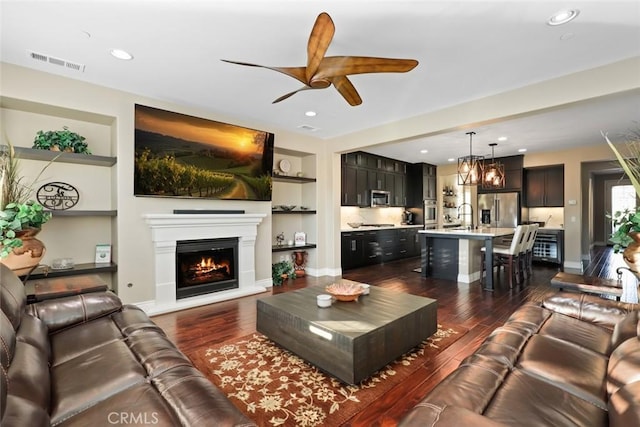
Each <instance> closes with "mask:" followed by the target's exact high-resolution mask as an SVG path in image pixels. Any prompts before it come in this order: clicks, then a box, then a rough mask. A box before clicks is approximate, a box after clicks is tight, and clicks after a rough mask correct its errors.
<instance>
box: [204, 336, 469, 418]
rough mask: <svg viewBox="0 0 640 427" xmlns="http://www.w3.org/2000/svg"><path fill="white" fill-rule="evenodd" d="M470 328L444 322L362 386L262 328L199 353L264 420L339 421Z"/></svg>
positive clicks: (238, 400)
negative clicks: (339, 377)
mask: <svg viewBox="0 0 640 427" xmlns="http://www.w3.org/2000/svg"><path fill="white" fill-rule="evenodd" d="M466 332H467V331H466V330H465V329H463V328H458V327H443V326H441V325H438V331H437V332H436V333H435V334H434V335H433V336H431V337H430V338H429V339H427V340H426V341H424V342H422V343H421V344H420V345H419V346H418V347H416V348H415V349H414V350H413V351H411V352H409V353H406V354H405V355H403V356H402V357H400V358H398V359H397V360H395V361H394V362H392V363H390V364H389V365H387V366H386V367H384V368H383V369H381V370H380V371H378V372H377V373H376V374H374V375H373V376H372V377H370V378H368V379H367V380H364V381H362V382H361V383H360V384H359V385H358V386H351V385H346V384H344V383H342V382H340V381H339V380H337V379H335V378H332V377H331V376H329V375H327V374H324V373H323V372H322V371H320V370H318V369H317V368H315V367H313V366H311V365H309V364H308V363H306V362H305V361H303V360H302V359H300V358H299V357H297V356H295V355H294V354H292V353H290V352H288V351H286V350H284V349H282V348H281V347H279V346H277V345H276V344H274V343H273V342H272V341H270V340H269V339H268V338H266V337H265V336H263V335H262V334H259V333H254V334H251V335H248V336H246V337H242V338H240V339H238V340H237V341H233V342H228V343H225V344H221V345H219V346H215V347H211V348H208V349H207V350H206V351H205V352H204V354H199V355H196V357H193V359H194V362H195V363H196V365H197V366H198V369H200V370H201V371H202V372H203V373H205V375H207V376H208V377H209V379H210V380H211V381H212V382H213V383H214V384H216V386H218V387H219V388H220V389H221V390H223V391H224V392H225V394H226V395H227V396H228V397H229V398H230V399H231V401H232V402H233V403H234V405H236V407H237V408H239V409H240V410H242V411H243V412H244V413H245V414H246V415H247V416H248V417H249V418H251V419H252V420H254V421H255V422H256V423H257V424H258V425H259V426H305V427H306V426H308V427H311V426H339V425H341V424H343V423H345V422H346V421H348V420H349V419H350V418H351V417H353V416H354V415H355V414H357V413H358V412H359V411H361V410H362V409H364V408H366V407H367V405H368V404H369V403H371V402H373V401H374V400H375V399H377V398H379V397H380V396H382V395H383V394H384V393H386V392H387V391H389V390H391V388H393V387H394V386H395V385H397V384H398V383H400V382H401V381H402V380H403V379H405V378H407V377H408V376H410V375H411V373H412V372H414V371H415V370H417V369H418V368H419V367H420V365H422V364H423V363H425V362H426V361H428V360H429V359H431V358H432V357H433V356H435V355H436V354H438V353H439V352H441V351H442V350H444V349H445V348H446V347H448V346H449V345H451V344H452V343H454V342H455V341H456V340H458V339H459V338H460V337H461V336H463V335H464V334H465V333H466ZM199 360H201V363H198V361H199ZM203 365H204V366H203Z"/></svg>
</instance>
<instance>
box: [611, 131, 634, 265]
mask: <svg viewBox="0 0 640 427" xmlns="http://www.w3.org/2000/svg"><path fill="white" fill-rule="evenodd" d="M603 136H604V138H605V140H606V141H607V144H609V147H610V148H611V150H612V151H613V153H614V154H615V156H616V159H617V160H618V163H620V166H622V169H623V170H624V172H625V174H626V175H627V177H628V178H629V180H630V181H631V183H632V184H633V188H634V190H635V192H636V198H639V197H640V129H637V130H635V131H632V132H630V133H629V134H628V135H627V138H626V141H625V143H624V145H622V146H621V149H618V148H617V147H616V146H615V145H614V144H613V143H612V142H611V141H610V140H609V138H608V137H607V135H605V134H603ZM609 217H610V218H611V220H612V223H613V226H614V232H613V233H612V234H611V236H610V239H611V241H612V242H613V243H614V251H615V252H616V253H618V252H620V251H622V258H623V259H624V261H625V262H626V263H627V265H628V266H629V268H630V269H631V270H633V271H634V272H635V273H636V275H637V276H638V277H640V207H638V206H636V208H635V209H626V210H624V211H622V212H614V213H613V215H610V216H609Z"/></svg>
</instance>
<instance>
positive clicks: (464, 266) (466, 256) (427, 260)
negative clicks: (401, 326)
mask: <svg viewBox="0 0 640 427" xmlns="http://www.w3.org/2000/svg"><path fill="white" fill-rule="evenodd" d="M514 231H515V230H514V229H513V228H476V229H466V228H465V229H459V228H437V229H434V230H420V231H419V232H418V235H419V236H420V247H421V256H422V259H421V262H420V265H421V267H422V273H421V274H422V277H434V278H438V279H447V280H454V281H456V282H462V283H471V282H474V281H476V280H479V279H480V275H481V274H482V265H481V254H480V248H481V247H482V246H483V245H484V247H485V250H486V253H487V256H486V257H485V268H486V271H493V239H494V238H496V237H506V236H510V235H513V233H514ZM485 289H486V290H488V291H493V274H487V277H486V278H485Z"/></svg>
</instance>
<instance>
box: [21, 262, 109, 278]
mask: <svg viewBox="0 0 640 427" xmlns="http://www.w3.org/2000/svg"><path fill="white" fill-rule="evenodd" d="M116 271H118V266H117V265H116V264H115V263H113V262H111V263H109V264H107V263H103V264H96V263H94V262H89V263H85V264H76V265H75V266H74V267H73V268H68V269H65V270H54V269H52V268H51V267H49V266H40V267H38V268H36V269H35V270H34V271H33V272H32V273H31V274H30V275H29V280H31V279H44V278H47V277H65V276H79V275H81V274H97V273H113V272H116Z"/></svg>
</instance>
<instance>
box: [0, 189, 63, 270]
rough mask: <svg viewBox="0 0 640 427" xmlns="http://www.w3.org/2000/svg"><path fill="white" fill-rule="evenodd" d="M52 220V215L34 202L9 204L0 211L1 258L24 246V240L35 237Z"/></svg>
mask: <svg viewBox="0 0 640 427" xmlns="http://www.w3.org/2000/svg"><path fill="white" fill-rule="evenodd" d="M50 219H51V213H50V212H45V210H44V208H43V207H42V205H41V204H40V203H38V202H35V201H33V200H29V201H27V202H25V203H9V204H7V205H6V206H5V207H4V209H3V210H2V211H0V233H2V234H1V240H0V258H6V257H8V256H9V254H10V253H11V252H12V251H13V250H14V249H15V248H19V247H21V246H23V238H24V237H27V236H29V237H33V236H35V235H36V234H37V233H38V232H39V231H40V229H41V228H42V224H44V223H46V222H47V221H49V220H50ZM33 229H35V230H33ZM36 230H37V231H36Z"/></svg>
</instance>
